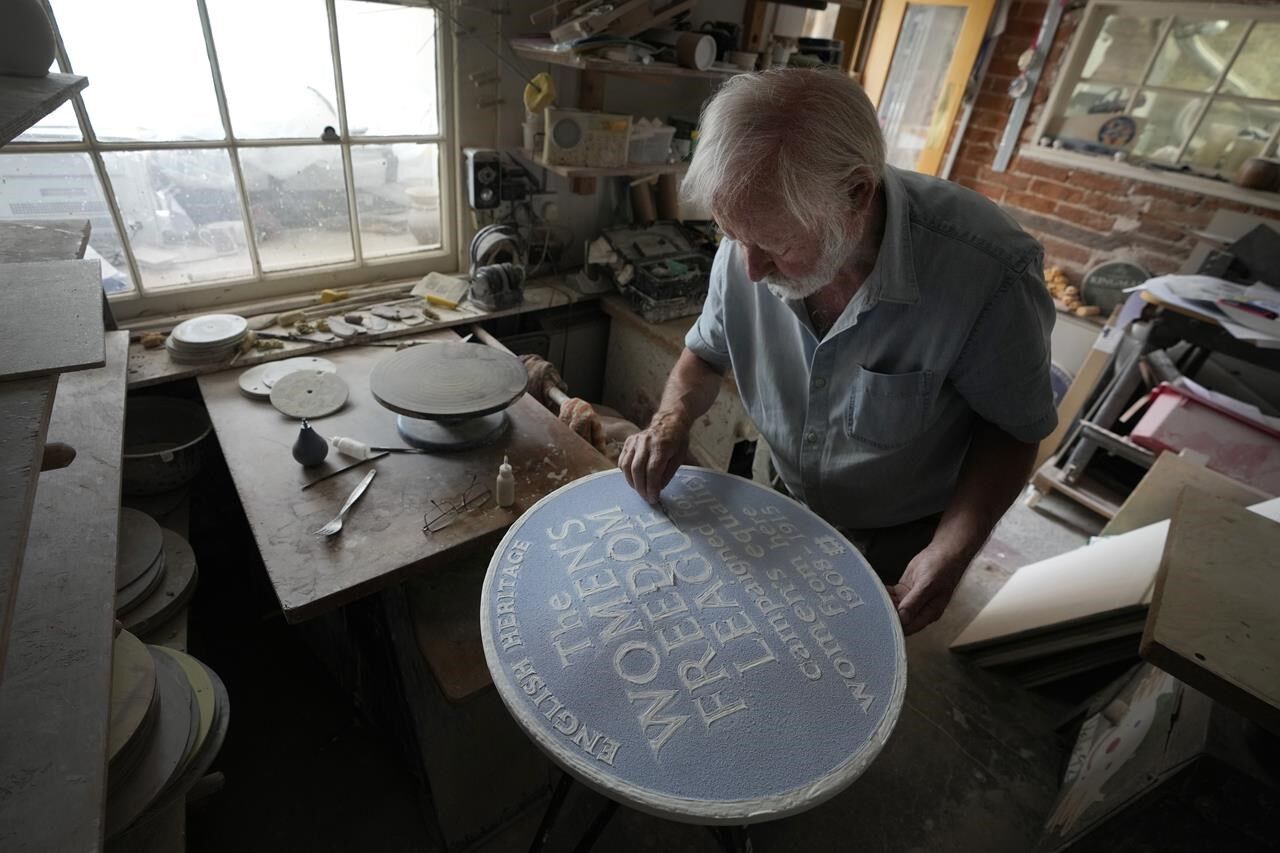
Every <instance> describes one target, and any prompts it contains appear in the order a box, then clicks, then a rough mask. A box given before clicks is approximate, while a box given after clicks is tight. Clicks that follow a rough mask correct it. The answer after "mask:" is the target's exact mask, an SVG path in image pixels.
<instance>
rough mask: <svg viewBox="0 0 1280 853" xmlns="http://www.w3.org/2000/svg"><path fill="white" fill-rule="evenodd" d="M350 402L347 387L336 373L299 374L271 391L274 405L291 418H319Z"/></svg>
mask: <svg viewBox="0 0 1280 853" xmlns="http://www.w3.org/2000/svg"><path fill="white" fill-rule="evenodd" d="M346 402H347V383H346V382H345V381H344V380H343V378H342V377H341V376H339V375H338V374H336V373H326V372H325V371H323V370H300V371H297V372H295V373H290V374H289V375H288V376H284V377H282V378H281V379H280V380H279V381H277V382H276V384H275V385H273V386H272V388H271V405H273V406H275V407H276V409H278V410H279V411H280V412H281V413H282V414H285V415H288V416H289V417H291V418H320V417H324V416H325V415H330V414H333V413H334V412H336V411H338V409H341V408H342V407H343V406H344V405H346Z"/></svg>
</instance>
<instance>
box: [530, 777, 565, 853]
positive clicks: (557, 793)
mask: <svg viewBox="0 0 1280 853" xmlns="http://www.w3.org/2000/svg"><path fill="white" fill-rule="evenodd" d="M572 787H573V777H572V776H570V775H569V774H568V773H561V774H560V781H559V782H557V783H556V789H555V790H554V791H552V792H551V802H550V803H548V804H547V810H546V811H545V812H543V814H542V822H541V823H539V824H538V832H537V834H536V835H534V836H533V844H531V845H530V846H529V853H540V851H541V850H542V848H543V846H544V845H546V843H547V838H548V836H550V835H551V827H552V826H554V825H555V822H556V818H557V817H559V816H560V809H561V807H563V806H564V798H565V797H567V796H568V795H569V789H570V788H572Z"/></svg>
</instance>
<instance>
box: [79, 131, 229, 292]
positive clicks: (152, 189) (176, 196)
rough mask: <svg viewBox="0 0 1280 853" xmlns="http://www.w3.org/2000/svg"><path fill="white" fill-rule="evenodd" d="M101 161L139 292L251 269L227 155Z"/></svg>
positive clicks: (168, 154) (108, 156)
mask: <svg viewBox="0 0 1280 853" xmlns="http://www.w3.org/2000/svg"><path fill="white" fill-rule="evenodd" d="M102 158H103V160H104V161H105V162H106V165H107V174H108V175H109V176H110V179H111V184H112V187H113V189H114V191H115V195H116V202H117V203H118V204H119V205H120V214H121V216H122V217H123V218H124V227H125V229H126V231H127V233H128V237H129V242H130V244H131V245H132V246H133V256H134V258H135V259H136V260H137V262H138V270H139V272H140V273H141V275H142V285H143V287H144V288H155V289H160V288H165V287H173V286H175V285H182V284H191V283H195V282H202V281H217V280H220V279H229V278H241V277H244V276H247V275H249V274H250V273H251V272H252V265H251V264H250V262H249V249H248V243H247V241H246V235H245V229H244V219H243V218H242V216H241V211H240V195H239V193H238V192H237V191H236V185H235V178H234V176H233V174H232V172H231V160H230V158H229V157H228V154H227V152H226V151H222V150H217V149H204V150H175V151H109V152H104V153H103V155H102Z"/></svg>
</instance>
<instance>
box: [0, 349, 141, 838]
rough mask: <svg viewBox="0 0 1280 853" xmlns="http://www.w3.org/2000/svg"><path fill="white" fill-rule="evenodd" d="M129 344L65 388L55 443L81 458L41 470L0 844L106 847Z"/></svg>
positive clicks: (3, 723) (3, 710)
mask: <svg viewBox="0 0 1280 853" xmlns="http://www.w3.org/2000/svg"><path fill="white" fill-rule="evenodd" d="M128 345H129V335H128V333H127V332H111V333H110V334H109V335H108V336H107V347H106V350H107V364H106V366H105V367H100V368H97V369H96V370H84V371H80V372H78V373H69V374H66V375H64V376H62V377H61V379H60V380H59V382H58V390H57V394H56V396H55V397H54V403H53V414H52V417H51V419H50V422H49V438H50V439H51V440H58V441H65V442H67V443H68V444H70V445H71V446H72V447H74V448H75V449H76V458H75V461H73V462H72V463H71V464H70V465H69V466H67V467H66V468H62V469H59V470H56V471H46V472H45V473H44V474H42V475H41V476H40V481H39V484H38V485H37V487H36V496H35V512H34V513H33V517H32V521H31V529H30V534H29V535H28V537H27V547H26V560H25V566H24V571H23V573H22V580H21V582H20V585H19V587H18V596H17V601H16V603H15V607H14V613H13V633H12V639H11V641H10V643H9V654H8V660H7V661H6V667H5V680H4V688H3V689H2V690H0V779H3V780H4V782H3V789H4V795H3V796H0V847H3V848H4V849H5V850H6V851H9V853H23V851H45V850H78V851H94V850H99V849H101V846H102V836H103V830H104V826H103V807H104V804H105V802H106V775H107V726H108V716H109V712H110V697H111V651H112V648H111V639H112V623H113V622H114V617H115V606H114V605H115V592H116V536H117V525H118V524H119V513H120V464H121V452H122V449H123V448H122V440H123V434H124V397H125V368H126V366H127V357H128Z"/></svg>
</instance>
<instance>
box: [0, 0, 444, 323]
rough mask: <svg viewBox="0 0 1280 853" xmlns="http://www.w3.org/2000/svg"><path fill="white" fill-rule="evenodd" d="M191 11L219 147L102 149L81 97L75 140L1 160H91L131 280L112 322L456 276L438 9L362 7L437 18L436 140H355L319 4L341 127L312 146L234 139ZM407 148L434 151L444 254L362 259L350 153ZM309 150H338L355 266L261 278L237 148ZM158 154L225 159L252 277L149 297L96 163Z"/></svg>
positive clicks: (331, 17)
mask: <svg viewBox="0 0 1280 853" xmlns="http://www.w3.org/2000/svg"><path fill="white" fill-rule="evenodd" d="M189 2H194V3H195V4H196V7H197V9H198V11H199V17H200V26H201V29H202V31H203V33H204V40H205V49H206V51H207V52H208V59H209V70H210V73H211V75H212V78H213V89H214V93H215V97H216V99H217V106H218V112H219V115H220V117H221V120H222V127H223V132H224V133H225V138H224V139H218V140H198V141H196V140H182V141H154V142H153V141H139V142H103V141H101V140H99V139H98V138H97V137H96V135H95V134H94V133H93V128H92V127H91V126H90V124H89V119H88V113H87V112H86V110H85V106H84V102H83V100H82V98H81V96H80V95H79V94H77V95H75V96H74V98H73V99H72V105H73V108H74V110H75V114H76V120H77V123H78V124H79V128H80V134H81V138H80V140H78V141H69V142H17V141H15V142H11V143H9V144H8V145H6V146H5V147H4V153H5V154H10V153H13V154H24V153H25V154H33V153H36V154H51V153H71V154H87V155H88V156H89V159H90V161H91V163H92V166H93V170H94V173H95V175H96V177H97V179H98V182H99V185H100V186H101V188H102V192H103V196H104V201H105V202H106V205H107V209H108V211H109V213H110V216H111V219H112V222H113V223H114V224H115V228H116V231H117V233H118V234H119V235H120V243H121V245H122V247H123V250H124V253H125V257H126V259H127V263H128V268H129V274H130V276H131V278H132V279H133V288H132V289H131V290H130V291H127V292H124V293H114V294H110V295H109V297H108V298H109V299H110V302H111V307H112V311H113V313H114V314H115V315H116V317H117V318H118V319H121V320H129V319H133V318H138V317H143V316H156V315H171V314H180V313H183V312H186V311H190V310H194V309H200V308H209V307H213V306H217V305H225V304H233V303H244V302H251V301H254V300H257V299H265V298H269V297H277V296H287V295H291V294H297V293H302V292H310V291H315V290H319V289H321V288H325V287H347V286H353V285H359V284H366V283H371V282H376V281H389V280H395V279H406V278H413V277H417V276H422V275H425V274H427V273H428V272H433V271H434V272H452V271H455V270H456V269H457V266H458V250H457V217H456V216H455V215H454V211H455V209H456V206H457V186H456V183H457V182H456V180H455V175H456V173H457V162H456V159H457V157H456V153H455V148H456V146H455V145H453V144H452V143H451V140H453V139H454V138H455V129H454V110H453V94H454V79H453V76H454V61H453V60H454V53H453V51H454V45H453V38H452V33H451V30H450V28H447V27H443V26H442V25H441V24H442V16H441V14H440V12H439V11H438V10H436V9H435V6H434V3H432V2H429V0H366V2H380V3H388V4H390V5H400V6H417V7H422V8H427V9H430V10H432V11H433V12H434V14H435V25H436V37H435V45H436V88H437V109H438V112H439V122H440V125H439V129H438V132H437V133H435V134H413V135H398V136H357V137H352V136H351V135H350V133H349V131H348V127H347V109H346V98H345V92H344V83H343V79H342V56H341V49H340V45H339V39H338V27H337V13H336V4H335V0H325V10H326V14H327V16H328V21H329V48H330V51H331V55H332V58H333V73H334V85H335V87H336V95H337V107H338V121H339V125H340V126H339V127H337V128H336V130H337V131H338V141H336V142H332V141H331V142H326V141H323V140H321V139H318V138H316V139H253V140H246V139H238V138H236V137H235V135H234V134H233V133H232V125H231V120H230V114H229V112H228V108H227V98H226V93H225V92H224V90H223V84H222V72H221V69H220V67H219V64H218V55H217V49H216V47H215V45H214V40H213V32H212V29H211V27H210V24H209V12H208V9H207V7H206V4H205V0H189ZM47 11H48V13H49V19H50V21H53V20H54V15H53V12H52V10H51V9H47ZM53 29H54V36H55V39H56V41H57V62H58V66H59V68H60V70H61V71H62V72H63V73H66V74H74V73H75V71H74V69H73V68H72V65H71V62H70V61H69V59H68V57H67V52H66V48H65V46H64V44H63V42H62V36H61V33H59V32H58V31H57V26H56V23H55V25H54V28H53ZM89 84H90V85H93V76H92V74H90V75H89ZM403 142H408V143H432V144H434V145H435V146H436V149H437V151H438V154H439V178H438V184H437V185H438V187H439V192H440V207H439V212H440V243H441V244H440V246H439V247H436V248H433V249H425V250H423V251H421V252H414V253H413V254H412V255H395V256H390V257H379V258H365V257H364V255H363V249H362V245H361V238H360V224H359V219H358V218H357V211H356V193H355V186H354V173H353V171H352V164H351V147H352V145H366V144H384V145H388V144H395V143H403ZM307 145H325V146H328V145H339V146H341V151H342V160H343V174H344V176H345V181H346V193H347V210H348V217H349V221H350V228H351V238H352V250H353V259H352V260H350V261H343V262H338V263H324V264H317V265H316V266H308V267H300V268H294V269H289V270H279V271H264V270H263V269H262V264H261V261H260V259H259V257H258V245H257V240H256V239H255V237H254V234H255V231H254V229H253V216H252V211H251V210H250V205H249V198H248V195H247V192H246V190H245V182H244V175H243V173H242V169H241V165H240V158H239V156H238V152H239V150H240V149H242V148H245V149H253V148H279V147H297V146H307ZM160 150H220V151H227V152H228V155H229V158H230V162H231V171H232V176H233V179H234V181H235V186H236V194H237V197H238V199H239V203H240V215H241V217H242V219H243V222H244V227H245V232H246V233H245V237H246V243H247V246H248V254H249V260H250V263H251V267H252V273H251V274H250V275H248V276H242V277H238V278H227V279H218V280H216V281H205V282H194V283H189V284H173V285H166V286H164V287H160V288H154V287H153V288H152V289H151V290H148V289H147V288H146V287H144V285H143V281H142V276H141V274H140V271H139V267H138V262H137V259H136V258H135V257H134V252H133V246H132V244H131V243H130V242H129V240H128V238H127V237H126V234H127V231H126V229H125V227H124V224H125V223H124V218H123V216H122V215H121V213H120V207H119V204H118V203H117V201H116V197H115V192H114V191H113V189H112V185H111V180H110V176H109V175H108V174H107V170H106V166H105V164H104V161H103V157H102V155H103V153H104V152H116V151H160Z"/></svg>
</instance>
